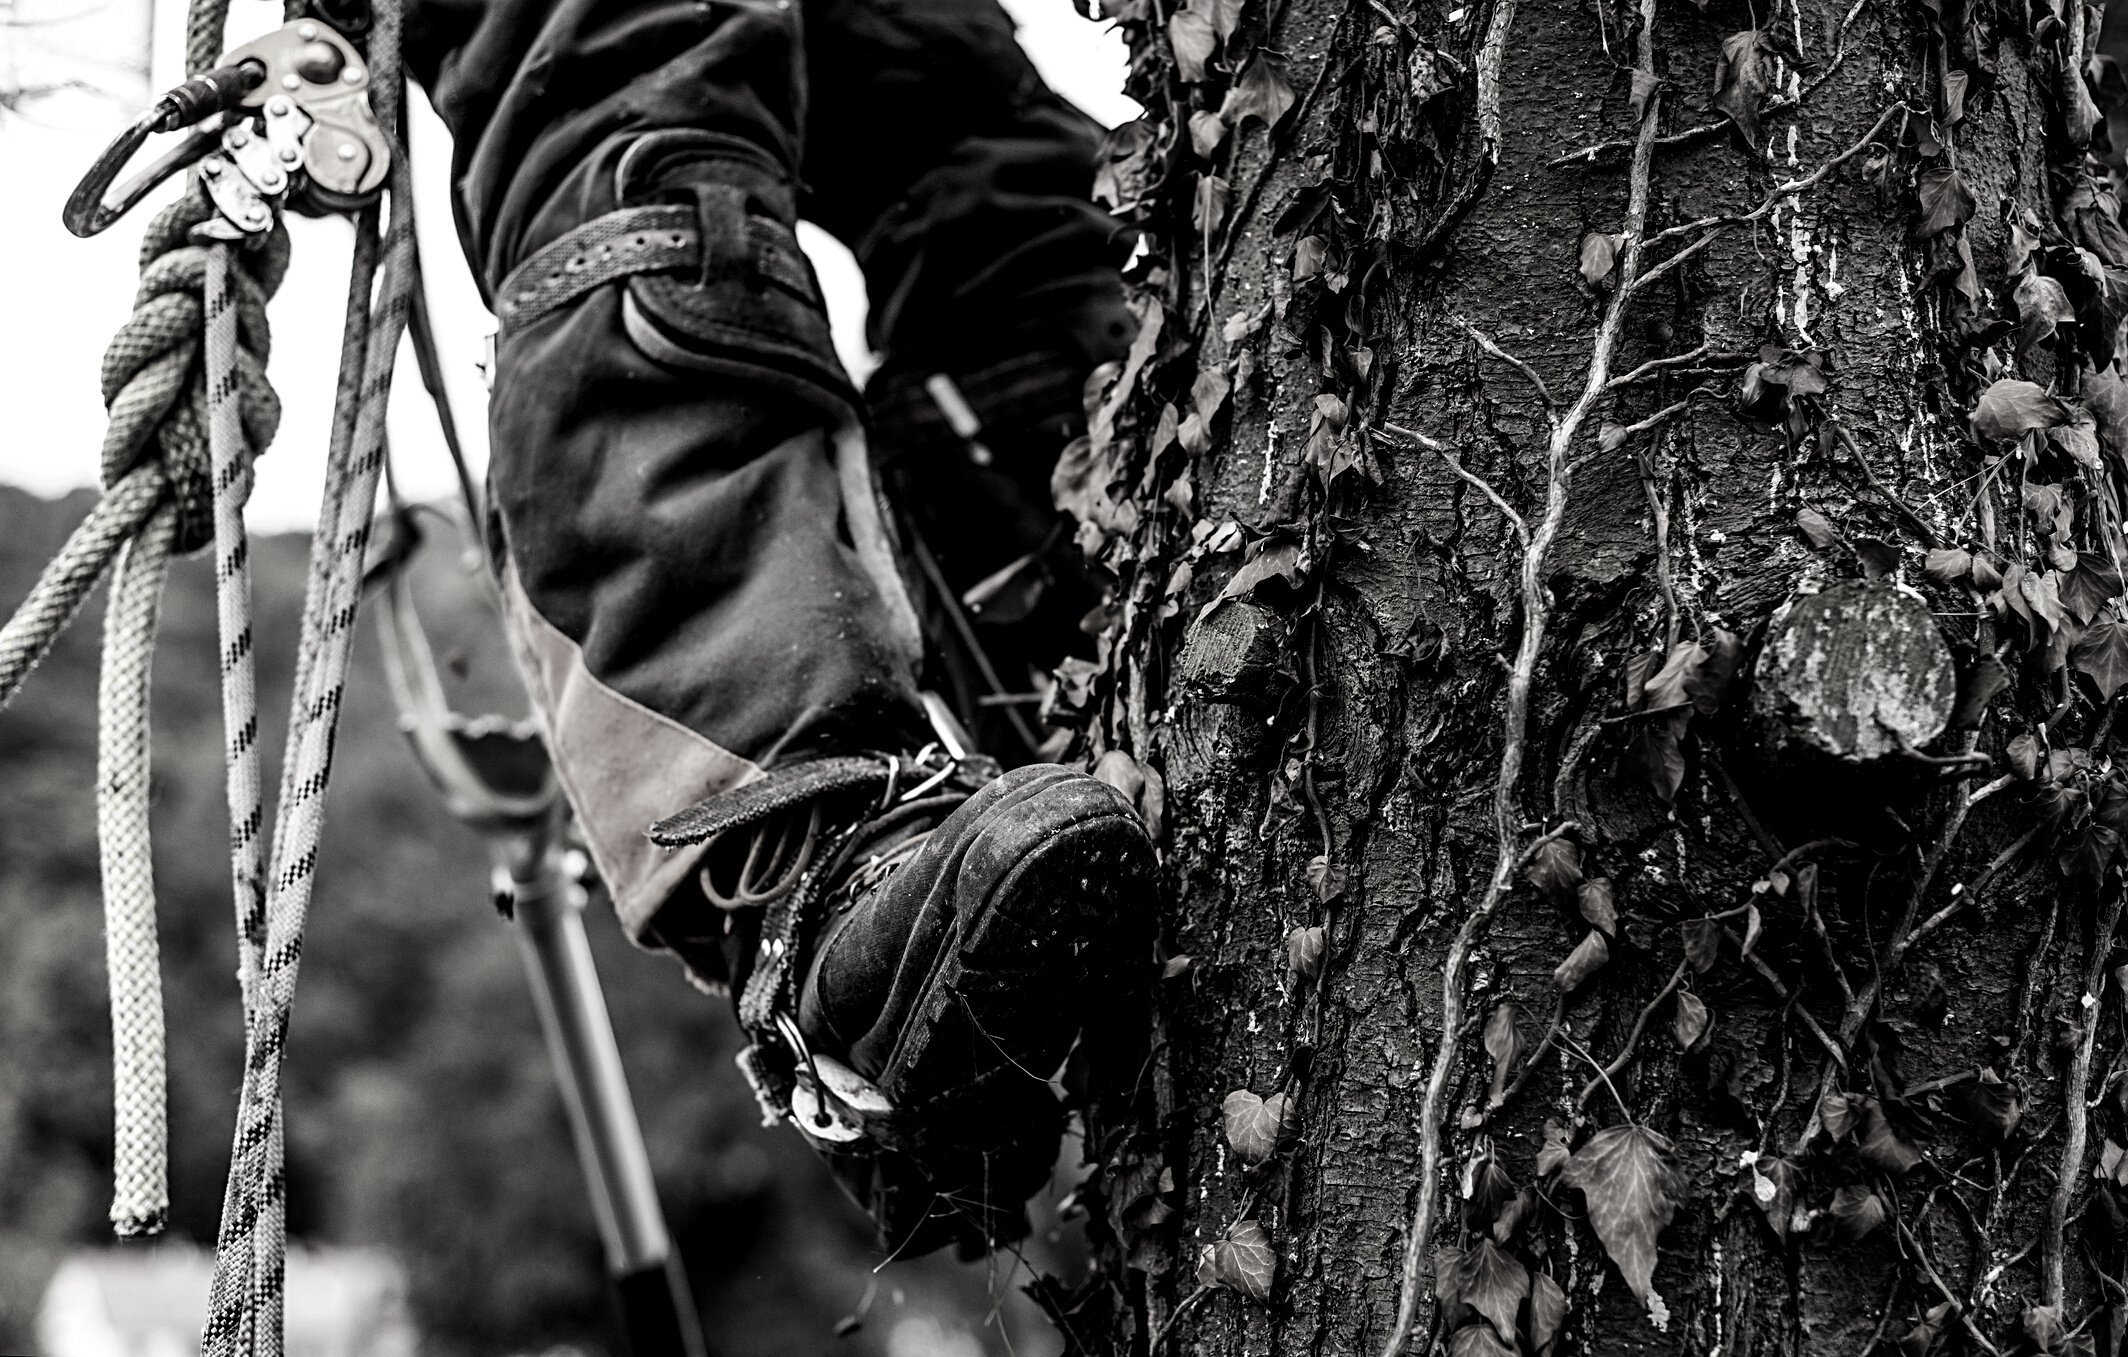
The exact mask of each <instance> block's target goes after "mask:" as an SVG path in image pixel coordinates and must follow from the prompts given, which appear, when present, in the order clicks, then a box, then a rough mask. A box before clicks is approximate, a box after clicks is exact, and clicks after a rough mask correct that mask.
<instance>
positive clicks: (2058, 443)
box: [2047, 415, 2099, 471]
mask: <svg viewBox="0 0 2128 1357" xmlns="http://www.w3.org/2000/svg"><path fill="white" fill-rule="evenodd" d="M2047 441H2048V442H2050V443H2052V444H2053V445H2054V446H2055V447H2057V448H2060V449H2061V450H2062V453H2063V455H2064V456H2066V457H2068V458H2069V460H2071V461H2073V462H2075V463H2076V464H2077V465H2078V466H2080V467H2082V468H2084V469H2085V470H2086V471H2096V470H2098V465H2099V464H2098V425H2097V423H2095V422H2094V421H2093V420H2092V418H2091V416H2089V415H2079V416H2077V417H2076V418H2074V419H2072V420H2070V421H2069V422H2068V423H2067V424H2057V425H2056V426H2054V427H2053V428H2052V429H2050V430H2048V431H2047Z"/></svg>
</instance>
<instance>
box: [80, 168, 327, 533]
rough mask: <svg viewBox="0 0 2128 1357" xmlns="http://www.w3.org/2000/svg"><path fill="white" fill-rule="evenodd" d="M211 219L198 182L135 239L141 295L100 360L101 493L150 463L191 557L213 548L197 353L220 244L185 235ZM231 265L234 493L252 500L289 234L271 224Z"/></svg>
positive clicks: (266, 420)
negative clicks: (270, 318)
mask: <svg viewBox="0 0 2128 1357" xmlns="http://www.w3.org/2000/svg"><path fill="white" fill-rule="evenodd" d="M214 215H215V209H214V205H213V203H212V202H210V201H209V200H208V198H207V195H206V194H205V192H204V191H202V190H201V189H200V187H199V185H198V184H197V182H195V183H194V184H193V185H192V186H191V188H190V189H189V190H188V191H187V192H186V194H185V196H184V197H182V198H180V199H178V201H176V202H174V203H172V204H171V205H170V206H169V207H167V208H164V209H163V210H162V211H161V212H159V213H157V214H156V216H155V219H154V220H153V221H152V222H151V223H150V224H149V226H148V233H147V238H146V239H145V240H144V241H143V242H142V243H141V274H140V292H139V293H138V295H136V296H135V298H134V300H133V314H132V315H131V316H130V317H128V318H127V320H126V323H125V324H124V325H122V326H120V327H119V330H118V333H117V334H116V335H114V336H113V337H112V339H111V343H110V347H108V348H107V349H105V350H104V355H103V399H104V405H105V407H106V408H107V409H108V410H109V411H110V416H111V420H110V424H109V425H108V426H107V427H106V428H105V430H104V440H103V483H104V487H105V489H107V490H108V489H109V488H110V487H112V486H114V485H116V484H117V483H118V482H119V481H121V480H122V479H124V478H125V476H126V475H127V473H129V472H131V471H133V470H135V469H136V468H138V467H139V466H140V465H141V464H142V463H143V462H146V461H148V460H150V459H151V458H152V459H154V460H155V461H156V462H157V464H158V465H159V466H160V468H161V470H162V472H163V475H164V477H165V479H166V482H167V484H168V486H169V494H170V497H171V500H172V502H174V503H175V504H176V506H177V537H176V543H175V546H176V549H177V550H179V551H195V550H197V549H199V548H200V547H203V546H205V545H206V544H207V543H209V542H211V541H213V540H214V464H213V458H212V456H211V454H210V452H209V449H208V443H207V427H208V414H207V411H208V407H209V404H210V402H211V401H212V400H213V399H214V398H215V396H216V393H213V392H210V391H208V390H207V378H206V369H205V365H204V364H203V363H202V362H201V352H202V337H203V336H204V335H205V333H206V326H207V314H206V302H205V289H206V271H207V254H208V251H209V250H211V249H217V248H220V247H219V246H211V245H201V244H197V243H195V242H194V241H193V239H192V228H193V227H195V226H197V225H199V224H201V223H202V222H205V221H208V220H210V219H211V218H212V217H213V216H214ZM234 263H235V268H234V269H233V270H232V271H231V276H232V279H233V281H234V283H235V287H234V289H233V291H234V297H235V305H236V308H237V343H238V348H237V364H236V378H235V385H236V391H235V393H234V394H235V396H236V399H237V402H238V410H239V414H240V418H241V422H242V424H243V430H244V444H245V456H244V458H243V460H242V468H241V472H240V473H239V474H240V480H241V482H242V483H241V484H238V485H235V486H234V487H233V491H234V493H235V494H236V495H237V497H238V498H239V500H241V499H243V498H245V497H247V496H248V495H249V493H250V468H251V461H252V459H253V458H255V457H257V456H258V455H259V454H260V453H262V452H264V451H265V450H266V447H267V445H268V444H269V443H271V442H272V441H273V435H274V431H275V430H276V429H277V428H278V427H279V426H280V423H281V402H280V398H279V397H277V396H276V395H275V394H274V391H273V387H272V386H271V385H270V384H268V382H267V380H266V358H267V354H268V352H269V350H270V348H271V344H272V340H271V336H270V334H269V332H268V329H267V324H266V301H267V299H268V298H269V297H271V296H273V294H274V293H275V292H276V291H277V290H279V288H280V286H281V279H282V277H283V276H284V275H285V274H286V273H287V271H288V232H287V229H286V227H284V226H282V225H280V224H278V223H277V224H276V225H275V226H274V229H273V231H272V233H271V234H270V235H268V236H266V237H265V238H264V239H263V240H261V241H259V242H258V243H257V244H255V245H252V246H250V247H248V248H243V249H239V250H237V252H236V256H235V260H234ZM226 396H227V393H223V397H224V398H226Z"/></svg>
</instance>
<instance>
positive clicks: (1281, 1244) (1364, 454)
mask: <svg viewBox="0 0 2128 1357" xmlns="http://www.w3.org/2000/svg"><path fill="white" fill-rule="evenodd" d="M1107 3H1108V12H1109V14H1110V15H1111V16H1112V17H1116V18H1119V19H1120V20H1121V21H1122V23H1123V27H1124V31H1125V33H1126V35H1127V36H1128V37H1129V38H1130V40H1131V43H1132V48H1133V52H1134V56H1135V60H1134V63H1133V66H1132V73H1131V82H1132V83H1131V88H1132V92H1133V93H1134V94H1136V95H1137V96H1138V97H1139V98H1140V100H1141V102H1143V103H1144V105H1145V106H1146V108H1147V109H1148V110H1149V112H1148V114H1147V116H1146V117H1145V118H1144V119H1142V120H1141V121H1139V122H1136V123H1132V124H1130V125H1127V126H1125V127H1122V128H1120V129H1118V130H1117V132H1116V133H1115V134H1114V136H1113V139H1112V145H1111V158H1110V161H1109V164H1108V166H1107V168H1106V170H1105V171H1104V174H1103V176H1102V191H1103V193H1104V195H1105V196H1106V197H1107V198H1108V199H1109V200H1110V201H1111V202H1113V203H1114V204H1116V205H1117V207H1118V209H1119V212H1120V214H1121V215H1122V216H1123V217H1124V218H1125V219H1126V220H1128V221H1130V222H1132V223H1133V224H1134V225H1136V226H1138V227H1139V228H1141V229H1142V231H1143V232H1144V236H1143V240H1144V244H1143V248H1142V250H1141V251H1140V253H1139V255H1138V256H1137V258H1136V260H1135V262H1134V264H1133V267H1132V270H1131V278H1132V283H1133V288H1134V295H1135V305H1136V307H1137V308H1138V311H1139V314H1140V317H1141V319H1142V321H1143V323H1144V328H1143V330H1142V332H1141V334H1140V335H1139V338H1138V342H1137V346H1136V348H1135V349H1134V350H1133V352H1132V353H1131V355H1130V357H1129V360H1128V361H1127V362H1125V363H1123V364H1121V365H1119V366H1118V367H1116V368H1114V369H1111V370H1109V371H1106V372H1104V373H1103V374H1102V375H1101V378H1100V379H1099V380H1098V381H1097V382H1096V383H1095V384H1094V386H1093V387H1092V388H1090V393H1089V399H1090V401H1091V402H1092V405H1091V409H1092V413H1093V431H1092V436H1091V438H1090V439H1089V440H1088V441H1087V442H1086V443H1085V444H1083V445H1081V446H1080V447H1078V448H1076V449H1075V450H1074V452H1073V453H1072V454H1071V455H1069V456H1068V457H1067V459H1066V461H1065V463H1064V465H1063V466H1062V468H1061V469H1060V471H1059V474H1058V478H1057V490H1058V496H1059V500H1060V503H1062V504H1063V505H1064V506H1065V507H1066V508H1068V509H1069V510H1071V511H1072V512H1073V513H1074V514H1075V515H1076V516H1077V518H1078V519H1079V520H1080V540H1081V543H1082V545H1084V546H1085V547H1086V548H1087V549H1088V550H1089V552H1090V553H1092V554H1093V555H1094V556H1095V557H1096V558H1097V559H1098V560H1099V561H1100V562H1101V564H1102V565H1103V566H1104V567H1105V568H1106V569H1107V570H1108V571H1109V572H1110V573H1111V576H1112V578H1113V582H1114V589H1113V594H1112V600H1111V605H1110V607H1109V609H1108V612H1107V616H1106V619H1105V620H1106V624H1107V625H1106V631H1105V633H1104V634H1103V639H1102V649H1101V659H1100V662H1099V663H1097V664H1093V665H1088V666H1085V667H1083V668H1082V669H1080V670H1078V671H1076V672H1074V673H1070V674H1067V675H1066V676H1065V677H1066V679H1067V681H1066V682H1065V683H1063V684H1062V685H1061V686H1060V690H1059V692H1060V698H1059V701H1060V705H1061V706H1063V707H1065V708H1067V709H1070V708H1076V710H1077V713H1078V715H1079V717H1080V719H1081V720H1082V721H1083V723H1084V730H1085V732H1086V740H1087V745H1088V752H1089V754H1090V756H1092V757H1094V758H1096V759H1098V760H1099V761H1100V765H1101V766H1102V768H1103V769H1104V770H1105V771H1106V772H1107V774H1108V775H1109V776H1111V777H1112V778H1114V779H1116V780H1117V781H1118V782H1119V783H1121V784H1122V785H1126V786H1129V787H1131V788H1133V789H1135V791H1136V793H1137V794H1138V796H1139V797H1140V799H1141V801H1142V802H1143V803H1144V805H1145V806H1146V808H1147V810H1148V812H1149V813H1150V814H1152V815H1154V816H1155V817H1156V818H1158V819H1159V820H1161V821H1162V822H1163V823H1162V826H1161V829H1162V833H1163V842H1164V845H1165V853H1166V862H1167V873H1168V883H1169V886H1170V892H1169V897H1168V903H1167V907H1166V911H1165V914H1164V916H1163V919H1162V944H1163V949H1164V957H1165V959H1166V965H1165V969H1164V973H1163V974H1164V978H1163V979H1162V980H1161V981H1160V987H1159V992H1158V998H1157V1003H1156V1016H1155V1021H1154V1024H1153V1041H1152V1045H1151V1048H1150V1050H1149V1051H1148V1052H1146V1053H1145V1055H1144V1057H1143V1059H1142V1060H1140V1061H1137V1062H1135V1063H1133V1062H1124V1064H1125V1068H1126V1071H1127V1073H1134V1074H1135V1075H1136V1078H1135V1079H1129V1078H1126V1079H1125V1080H1124V1081H1123V1082H1122V1083H1120V1084H1118V1085H1117V1086H1115V1087H1111V1088H1107V1089H1105V1090H1098V1091H1096V1092H1095V1093H1094V1094H1093V1095H1092V1103H1093V1105H1092V1107H1091V1109H1090V1112H1089V1130H1090V1136H1089V1144H1090V1149H1091V1152H1092V1155H1093V1157H1094V1159H1095V1161H1096V1162H1097V1164H1098V1166H1099V1167H1098V1170H1097V1174H1096V1178H1095V1186H1096V1189H1097V1191H1096V1195H1097V1196H1098V1198H1099V1200H1100V1201H1101V1202H1102V1205H1101V1207H1100V1208H1098V1209H1096V1210H1095V1211H1093V1213H1092V1214H1093V1216H1094V1219H1095V1225H1096V1233H1097V1235H1098V1236H1099V1237H1100V1238H1099V1245H1100V1251H1101V1258H1102V1268H1101V1270H1100V1272H1099V1274H1098V1275H1097V1276H1096V1277H1095V1279H1094V1280H1093V1281H1092V1282H1091V1283H1090V1284H1089V1286H1088V1287H1087V1288H1086V1289H1085V1290H1084V1291H1083V1292H1081V1293H1079V1294H1077V1295H1072V1296H1060V1295H1054V1294H1052V1295H1051V1297H1050V1299H1051V1300H1052V1301H1053V1302H1054V1303H1055V1306H1056V1308H1057V1310H1058V1311H1059V1312H1060V1323H1061V1325H1062V1327H1064V1328H1065V1329H1066V1330H1067V1332H1069V1333H1070V1334H1071V1336H1072V1337H1073V1339H1075V1340H1076V1341H1077V1342H1078V1343H1079V1344H1080V1345H1081V1346H1083V1347H1084V1348H1085V1349H1086V1350H1089V1351H1099V1352H1107V1351H1115V1352H1141V1353H1142V1352H1145V1351H1146V1350H1147V1348H1148V1346H1149V1345H1150V1346H1152V1347H1154V1348H1156V1349H1159V1350H1162V1351H1173V1352H1192V1353H1195V1352H1207V1353H1221V1352H1249V1353H1265V1354H1289V1353H1307V1354H1326V1353H1354V1354H1359V1353H1368V1354H1372V1353H1381V1354H1385V1355H1386V1357H1393V1355H1394V1354H1396V1353H1399V1352H1405V1351H1410V1352H1428V1351H1436V1350H1445V1351H1447V1352H1449V1353H1452V1354H1455V1355H1456V1357H1473V1355H1479V1357H1482V1355H1483V1354H1497V1353H1507V1352H1521V1353H1532V1354H1539V1355H1540V1357H1541V1355H1542V1354H1551V1353H1567V1352H1588V1353H1606V1354H1609V1353H1625V1352H1650V1353H1653V1352H1664V1353H1668V1352H1686V1351H1690V1352H1693V1353H1724V1354H1727V1353H1738V1354H1743V1353H1749V1354H1771V1353H1813V1354H1815V1353H1839V1354H1866V1353H1869V1352H1871V1351H1884V1352H1889V1351H1898V1352H1901V1353H1906V1354H1914V1355H1916V1357H1920V1355H1922V1354H1928V1353H1940V1352H1953V1351H1960V1352H1962V1351H1986V1352H2003V1353H2009V1352H2015V1351H2026V1352H2030V1351H2043V1352H2049V1353H2052V1352H2067V1351H2103V1352H2109V1353H2110V1352H2115V1351H2118V1350H2119V1348H2120V1344H2121V1340H2122V1333H2123V1329H2124V1327H2128V1286H2124V1282H2128V1277H2124V1272H2123V1261H2124V1260H2123V1230H2124V1225H2128V1191H2124V1190H2123V1185H2124V1184H2128V1162H2124V1161H2123V1156H2122V1151H2121V1150H2120V1148H2119V1145H2120V1144H2122V1143H2128V1080H2124V1078H2123V1075H2124V1074H2128V1042H2124V1040H2123V1026H2124V1017H2128V994H2124V992H2123V990H2124V984H2123V982H2124V981H2128V971H2120V972H2117V971H2116V970H2115V967H2116V965H2117V964H2118V963H2119V962H2121V961H2123V960H2128V949H2122V948H2119V947H2117V946H2116V940H2115V931H2116V923H2117V921H2118V919H2119V915H2120V910H2121V903H2122V877H2121V873H2122V862H2121V855H2120V849H2121V843H2122V839H2121V836H2122V834H2123V833H2124V832H2128V779H2124V778H2123V776H2122V774H2121V773H2119V772H2117V771H2116V765H2117V764H2118V763H2119V759H2118V757H2117V753H2116V748H2115V746H2116V742H2117V740H2118V739H2119V738H2121V737H2120V736H2119V735H2118V734H2117V732H2116V727H2115V722H2114V711H2115V708H2114V696H2115V693H2116V690H2117V689H2118V688H2119V687H2120V686H2121V685H2122V683H2123V681H2124V680H2128V624H2124V622H2123V620H2122V618H2123V613H2122V608H2123V602H2122V599H2121V595H2122V592H2123V590H2122V574H2121V564H2120V563H2121V557H2122V554H2123V549H2124V544H2123V540H2122V536H2121V532H2120V524H2121V519H2122V513H2123V510H2124V508H2128V497H2124V485H2128V480H2124V477H2128V392H2124V388H2123V386H2122V383H2121V378H2120V376H2119V374H2118V371H2117V368H2116V364H2115V360H2116V350H2117V346H2121V345H2122V344H2123V341H2124V336H2123V333H2122V330H2121V321H2122V318H2123V316H2124V314H2128V231H2124V230H2123V228H2122V226H2121V224H2120V221H2119V200H2118V198H2117V196H2116V192H2117V190H2116V186H2115V181H2114V178H2113V171H2111V170H2109V168H2108V164H2107V160H2108V158H2109V156H2111V154H2112V153H2111V152H2110V151H2108V149H2107V147H2108V146H2109V144H2117V145H2123V146H2128V123H2124V124H2123V125H2122V126H2117V127H2116V129H2115V135H2114V137H2113V138H2112V139H2110V140H2109V138H2108V135H2107V119H2108V118H2109V117H2112V118H2118V117H2121V116H2122V114H2121V111H2120V110H2117V109H2116V108H2114V107H2113V106H2112V105H2113V102H2114V100H2113V98H2112V96H2115V95H2118V94H2119V93H2120V91H2121V88H2122V87H2121V83H2120V76H2119V74H2118V73H2117V71H2116V69H2115V68H2114V67H2113V66H2112V64H2111V60H2110V55H2109V54H2110V53H2111V52H2112V44H2111V43H2110V42H2109V41H2108V38H2109V37H2111V35H2110V34H2107V33H2105V32H2104V31H2103V27H2102V15H2101V11H2100V10H2098V9H2095V8H2086V7H2084V6H2082V5H2080V4H2078V3H2076V0H2067V6H2066V8H2064V7H2061V0H2040V2H2038V3H2027V4H2010V3H2005V2H2004V0H1966V2H1965V3H1963V4H1961V3H1960V0H1921V2H1920V3H1917V4H1905V3H1900V2H1899V0H1700V2H1699V3H1684V0H1581V3H1575V4H1566V3H1538V0H1521V3H1520V4H1518V3H1516V0H1428V2H1427V3H1419V4H1415V5H1414V4H1411V3H1409V0H1364V3H1358V2H1347V0H1186V2H1185V3H1180V4H1177V3H1174V0H1107ZM2116 164H2117V161H2116ZM2122 366H2128V357H2123V359H2122Z"/></svg>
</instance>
